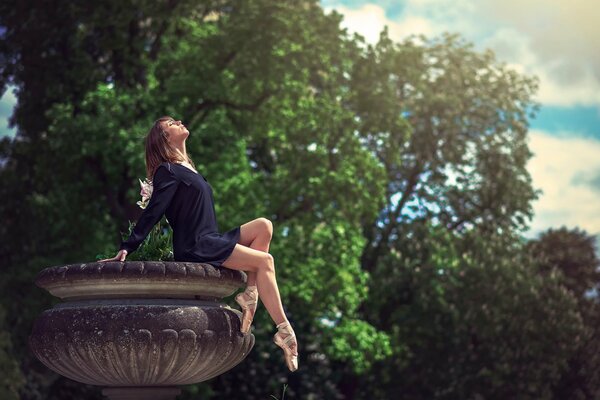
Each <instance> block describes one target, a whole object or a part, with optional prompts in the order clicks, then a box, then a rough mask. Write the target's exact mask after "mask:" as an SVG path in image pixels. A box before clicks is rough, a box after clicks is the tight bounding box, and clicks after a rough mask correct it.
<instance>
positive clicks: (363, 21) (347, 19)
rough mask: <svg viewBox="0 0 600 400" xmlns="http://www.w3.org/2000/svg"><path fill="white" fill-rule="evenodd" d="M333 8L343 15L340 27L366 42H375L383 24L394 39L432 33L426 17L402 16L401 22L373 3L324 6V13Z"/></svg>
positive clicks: (432, 30)
mask: <svg viewBox="0 0 600 400" xmlns="http://www.w3.org/2000/svg"><path fill="white" fill-rule="evenodd" d="M332 8H335V9H336V11H338V12H339V13H340V14H342V15H344V19H343V20H342V23H341V25H342V28H347V29H348V30H349V31H350V32H356V33H358V34H360V35H362V36H364V37H365V41H366V42H367V43H371V44H374V43H377V41H378V40H379V34H380V33H381V31H382V30H383V27H384V26H385V25H387V26H388V28H389V33H390V37H391V38H394V39H398V38H403V37H406V36H408V35H410V34H424V35H427V36H430V35H432V34H433V33H434V32H435V30H434V29H433V27H432V25H431V22H430V21H429V20H427V19H426V18H422V17H418V16H407V17H405V18H403V20H402V23H397V22H394V21H392V20H390V19H388V18H387V17H386V16H385V10H384V9H383V8H382V7H380V6H378V5H375V4H370V3H369V4H365V5H363V6H362V7H360V8H358V9H351V8H348V7H345V6H335V7H324V10H325V12H326V13H329V12H330V10H331V9H332Z"/></svg>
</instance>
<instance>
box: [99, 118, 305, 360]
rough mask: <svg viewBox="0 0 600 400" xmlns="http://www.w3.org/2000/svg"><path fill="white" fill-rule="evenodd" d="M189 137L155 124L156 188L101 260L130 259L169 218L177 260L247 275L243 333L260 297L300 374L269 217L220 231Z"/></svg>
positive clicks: (151, 170)
mask: <svg viewBox="0 0 600 400" xmlns="http://www.w3.org/2000/svg"><path fill="white" fill-rule="evenodd" d="M189 134H190V133H189V131H188V130H187V128H186V127H185V126H184V125H183V124H182V123H181V121H176V120H174V119H173V118H171V117H168V116H165V117H161V118H160V119H158V120H157V121H156V122H155V123H154V125H153V126H152V129H150V132H149V133H148V135H147V137H146V173H147V176H148V178H149V179H150V178H152V179H151V181H152V186H153V192H152V196H151V197H150V202H149V203H148V206H147V207H146V208H145V209H144V211H143V213H142V215H141V216H140V218H139V220H138V222H137V224H136V225H135V228H134V229H133V232H131V235H130V236H129V238H128V239H127V240H125V241H123V242H121V246H120V249H119V252H118V253H117V255H116V256H115V257H113V258H107V259H104V260H100V261H101V262H104V261H125V258H126V257H127V254H130V253H131V252H133V251H135V250H136V249H137V248H138V247H139V245H140V244H141V243H142V242H143V241H144V239H145V238H146V236H147V235H148V233H149V232H150V230H151V229H152V227H153V226H154V225H156V223H157V222H158V221H160V219H161V218H162V215H163V214H165V215H166V216H167V220H168V222H169V224H170V225H171V227H172V229H173V253H174V259H175V261H190V262H201V263H208V264H211V265H213V266H216V267H221V266H223V267H226V268H231V269H237V270H244V271H246V273H247V275H248V282H247V287H246V290H245V291H244V292H242V293H240V294H238V295H237V296H236V298H235V300H236V302H237V303H238V304H239V305H240V306H241V307H242V310H243V315H242V324H241V332H243V333H247V332H249V331H250V325H251V323H252V320H253V318H254V313H255V312H256V307H257V301H258V296H259V295H260V299H261V300H262V302H263V303H264V305H265V307H266V309H267V311H268V312H269V315H270V316H271V318H272V319H273V321H274V322H275V324H276V325H277V330H278V331H277V333H276V334H275V336H274V338H273V341H274V342H275V344H277V345H278V346H279V347H281V348H282V349H283V351H284V354H285V361H286V364H287V366H288V368H289V369H290V370H291V371H295V370H296V369H298V358H297V357H298V351H297V348H298V343H297V341H296V335H295V333H294V330H293V329H292V327H291V325H290V323H289V321H288V320H287V317H286V315H285V313H284V311H283V307H282V305H281V298H280V296H279V289H278V287H277V281H276V279H275V264H274V261H273V256H272V255H271V254H269V252H268V251H269V244H270V242H271V237H272V234H273V225H272V223H271V221H269V220H268V219H266V218H258V219H255V220H253V221H250V222H248V223H246V224H243V225H241V226H238V227H235V228H234V229H231V230H230V231H227V232H225V233H224V234H220V233H219V231H218V227H217V220H216V214H215V208H214V199H213V194H212V187H211V186H210V184H209V183H208V181H207V180H206V178H204V177H203V176H202V175H201V174H199V173H198V172H197V171H196V169H195V167H194V163H193V161H192V160H191V158H190V157H189V156H188V155H187V151H186V148H185V140H186V139H187V137H188V136H189Z"/></svg>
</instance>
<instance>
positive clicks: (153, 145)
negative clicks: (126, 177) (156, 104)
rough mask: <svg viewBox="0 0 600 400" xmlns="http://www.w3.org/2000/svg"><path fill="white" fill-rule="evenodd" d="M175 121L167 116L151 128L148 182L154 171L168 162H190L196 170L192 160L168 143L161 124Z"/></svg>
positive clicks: (147, 155)
mask: <svg viewBox="0 0 600 400" xmlns="http://www.w3.org/2000/svg"><path fill="white" fill-rule="evenodd" d="M170 119H174V118H171V117H169V116H168V115H165V116H163V117H160V118H159V119H157V120H156V121H154V125H152V128H150V132H148V135H146V140H145V145H146V176H147V178H148V180H152V177H153V176H154V171H156V168H158V166H159V165H160V163H162V162H165V161H168V162H188V163H190V164H191V165H192V167H194V169H195V168H196V165H194V162H193V161H192V159H191V158H190V157H189V156H187V158H186V157H185V156H184V155H183V154H181V152H180V151H178V150H177V149H176V148H175V147H173V146H172V145H171V144H170V143H169V142H168V141H167V133H166V132H165V131H164V130H163V128H162V126H161V123H162V122H164V121H168V120H170Z"/></svg>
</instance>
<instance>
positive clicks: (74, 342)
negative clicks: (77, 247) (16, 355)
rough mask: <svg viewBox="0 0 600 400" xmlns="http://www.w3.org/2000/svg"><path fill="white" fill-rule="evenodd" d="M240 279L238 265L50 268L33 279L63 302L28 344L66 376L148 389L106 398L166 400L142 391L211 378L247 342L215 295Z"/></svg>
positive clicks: (233, 361) (236, 317) (39, 323)
mask: <svg viewBox="0 0 600 400" xmlns="http://www.w3.org/2000/svg"><path fill="white" fill-rule="evenodd" d="M245 281H246V275H245V274H244V273H243V272H241V271H235V270H230V269H226V268H215V267H213V266H212V265H210V264H200V263H187V262H185V263H184V262H149V261H125V262H103V263H99V262H93V263H86V264H72V265H64V266H55V267H50V268H46V269H44V270H43V271H41V272H40V273H39V274H38V276H37V277H36V280H35V283H36V285H38V286H39V287H41V288H44V289H46V290H48V291H49V292H50V293H51V294H53V295H55V296H57V297H60V298H61V299H63V300H64V301H65V302H63V303H59V304H57V305H56V306H54V307H53V308H51V309H49V310H46V311H44V312H43V313H42V314H41V315H40V316H39V317H38V318H37V320H36V321H35V322H34V326H33V330H32V334H31V335H30V337H29V345H30V348H31V350H32V351H33V353H34V354H35V355H36V357H37V358H38V359H39V360H40V361H41V362H42V363H44V364H45V365H46V366H47V367H48V368H50V369H52V370H54V371H56V372H58V373H59V374H61V375H64V376H66V377H68V378H70V379H73V380H75V381H78V382H83V383H86V384H91V385H100V386H107V387H119V388H121V389H123V390H125V392H126V391H127V390H126V389H130V390H131V391H132V393H133V392H135V391H136V390H138V391H144V393H146V394H144V395H143V397H135V396H134V395H132V396H130V397H127V396H125V397H123V396H122V395H117V394H115V395H114V397H111V398H114V399H117V398H123V399H124V398H132V399H133V398H148V399H150V398H172V397H151V396H150V395H149V394H148V392H147V391H148V390H151V388H152V387H154V388H157V390H158V388H162V389H161V390H163V391H164V390H165V388H168V387H171V388H172V387H174V386H176V385H186V384H191V383H198V382H202V381H205V380H208V379H211V378H212V377H214V376H217V375H219V374H221V373H223V372H225V371H227V370H229V369H231V368H233V367H234V366H235V365H237V364H238V363H240V362H241V361H242V360H243V359H244V358H245V357H246V356H247V355H248V353H249V351H250V350H251V349H252V347H253V345H254V336H253V335H252V334H250V333H248V334H242V333H241V332H240V317H241V313H240V312H239V311H237V310H234V309H232V308H230V307H228V306H227V305H225V304H224V303H221V302H220V300H221V299H222V298H223V297H226V296H229V295H231V294H233V293H234V292H235V291H236V290H237V289H238V288H240V287H243V286H244V284H245ZM144 387H150V389H148V388H144ZM105 390H109V392H110V393H113V392H114V389H105ZM111 390H112V392H111ZM123 390H120V391H119V390H117V392H119V393H122V392H123ZM109 392H106V393H105V394H107V395H109V396H110V394H109ZM156 393H158V391H156ZM119 396H120V397H119Z"/></svg>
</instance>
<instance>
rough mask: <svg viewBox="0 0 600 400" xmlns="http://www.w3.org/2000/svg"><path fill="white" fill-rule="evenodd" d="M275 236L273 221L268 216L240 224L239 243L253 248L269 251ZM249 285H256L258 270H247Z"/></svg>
mask: <svg viewBox="0 0 600 400" xmlns="http://www.w3.org/2000/svg"><path fill="white" fill-rule="evenodd" d="M272 237H273V223H272V222H271V221H269V220H268V219H267V218H257V219H255V220H252V221H250V222H247V223H245V224H243V225H242V226H240V241H239V243H240V244H242V245H244V246H248V247H250V248H252V249H256V250H260V251H264V252H265V253H268V252H269V245H270V244H271V238H272ZM246 274H247V275H248V281H247V282H246V284H247V285H248V286H254V285H256V272H254V271H246Z"/></svg>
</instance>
